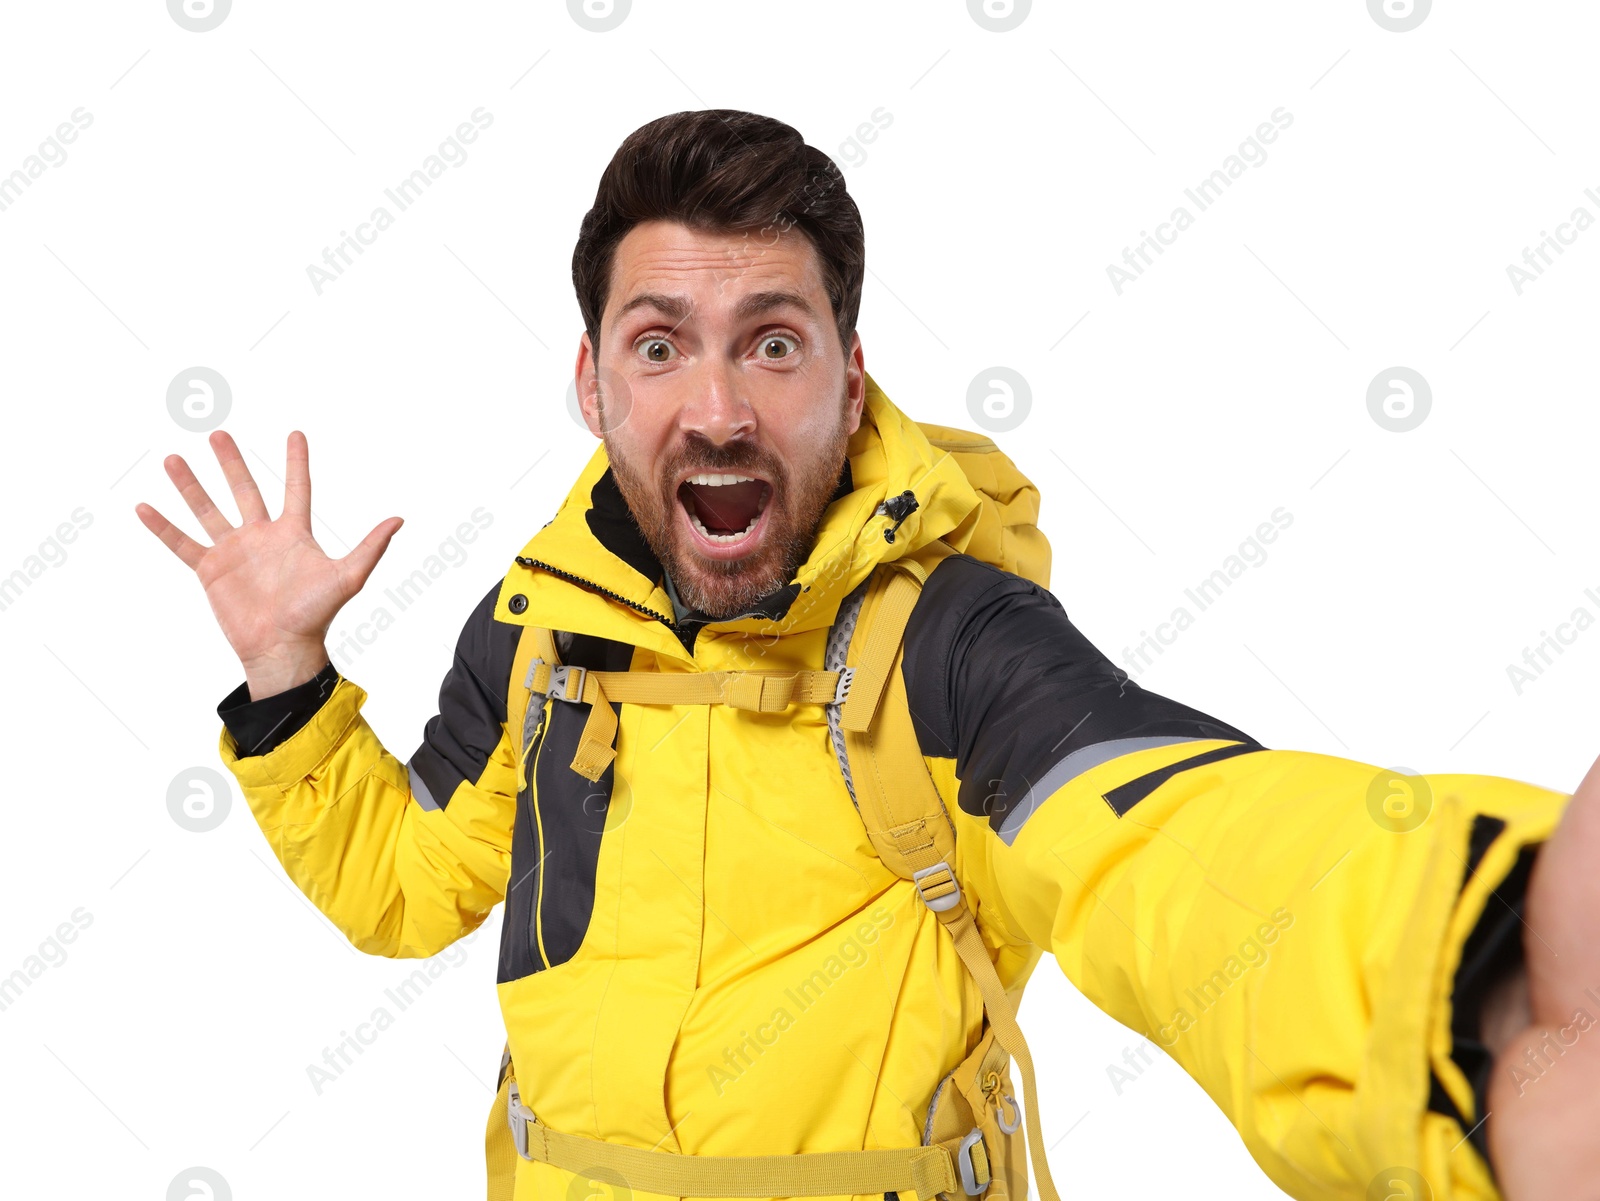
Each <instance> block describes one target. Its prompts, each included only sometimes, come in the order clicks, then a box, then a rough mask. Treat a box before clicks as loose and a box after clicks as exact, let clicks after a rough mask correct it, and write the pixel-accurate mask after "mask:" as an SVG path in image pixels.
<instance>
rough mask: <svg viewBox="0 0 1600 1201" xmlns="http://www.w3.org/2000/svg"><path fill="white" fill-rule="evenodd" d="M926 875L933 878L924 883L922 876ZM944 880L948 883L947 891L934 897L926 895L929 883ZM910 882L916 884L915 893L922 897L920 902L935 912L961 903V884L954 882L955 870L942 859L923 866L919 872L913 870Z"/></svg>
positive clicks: (940, 882) (933, 883)
mask: <svg viewBox="0 0 1600 1201" xmlns="http://www.w3.org/2000/svg"><path fill="white" fill-rule="evenodd" d="M928 876H932V877H933V879H931V880H929V881H928V882H927V884H924V883H923V878H924V877H928ZM946 881H948V882H949V884H950V891H949V892H947V893H943V894H941V895H939V896H936V897H930V896H928V888H929V887H930V886H931V885H935V884H943V883H945V882H946ZM911 882H912V883H913V884H915V885H916V886H917V895H919V896H920V897H921V898H922V903H923V904H924V905H926V906H927V907H928V908H929V909H931V910H933V911H934V912H935V913H943V912H944V911H945V910H946V909H954V908H955V907H956V906H957V905H959V904H961V885H960V884H958V883H956V874H955V872H953V871H951V870H950V865H949V864H948V863H946V862H945V861H944V860H943V859H941V860H939V862H938V863H935V864H934V865H933V866H932V867H925V868H923V869H922V870H921V871H920V872H913V873H912V875H911Z"/></svg>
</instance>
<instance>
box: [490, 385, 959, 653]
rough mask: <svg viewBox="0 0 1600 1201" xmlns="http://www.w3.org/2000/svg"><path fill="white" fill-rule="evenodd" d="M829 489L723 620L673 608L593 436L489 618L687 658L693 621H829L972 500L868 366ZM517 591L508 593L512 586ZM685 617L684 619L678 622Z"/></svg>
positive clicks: (751, 627) (808, 624)
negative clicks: (898, 506)
mask: <svg viewBox="0 0 1600 1201" xmlns="http://www.w3.org/2000/svg"><path fill="white" fill-rule="evenodd" d="M846 458H847V461H846V465H845V468H844V470H843V471H841V473H840V481H839V489H838V490H837V491H836V492H835V494H834V499H833V501H832V502H831V503H830V504H829V505H828V507H827V509H825V510H824V512H823V515H822V521H821V523H820V525H819V526H818V528H817V535H816V539H815V541H814V542H813V544H812V548H811V554H810V556H809V557H808V558H807V559H806V561H805V563H804V564H802V565H801V567H800V569H799V570H798V571H797V572H796V573H795V575H794V578H793V579H792V580H791V581H790V582H789V583H788V584H787V585H786V586H785V587H783V588H779V589H777V590H776V591H774V592H772V593H769V594H768V595H767V596H766V597H764V598H762V600H761V601H760V602H758V603H757V604H756V605H755V606H753V607H752V609H751V610H749V611H748V613H747V614H745V615H742V616H740V617H736V618H732V619H728V620H725V621H711V622H705V623H703V625H702V623H699V622H694V623H692V624H693V626H694V628H693V629H690V628H680V627H679V626H678V625H677V623H676V622H674V620H673V608H672V601H671V598H670V597H669V596H668V595H667V592H666V588H665V585H664V573H663V571H662V568H661V564H660V563H659V562H658V561H657V559H656V557H655V555H654V554H653V553H652V552H651V550H650V547H649V545H648V544H647V543H646V542H645V540H644V535H643V534H642V533H641V532H640V530H639V527H638V524H637V523H636V522H635V521H634V519H633V514H632V513H631V512H630V511H629V510H628V507H627V504H626V503H625V502H624V501H623V499H622V493H621V491H620V490H619V489H618V488H617V483H616V478H615V476H614V475H613V473H612V471H611V464H610V460H609V458H608V456H607V455H606V450H605V444H604V443H601V444H600V445H599V446H597V447H596V448H595V452H594V454H593V455H592V456H591V457H590V459H589V462H588V464H587V465H586V466H585V467H584V469H583V471H582V472H581V473H580V474H579V476H578V479H577V482H576V483H574V484H573V486H572V489H571V490H570V491H569V492H568V493H567V496H566V499H565V500H563V501H562V502H561V507H560V508H559V509H558V510H557V512H556V515H555V517H554V518H552V519H551V520H550V521H549V522H548V523H547V524H546V525H545V526H544V527H543V528H542V529H540V530H539V532H538V533H536V534H534V536H533V537H532V538H530V539H529V540H528V542H527V544H526V545H525V546H524V547H523V548H522V553H521V554H520V555H518V556H517V560H516V563H515V564H514V565H513V567H512V569H511V570H510V571H509V572H508V573H507V574H506V578H505V581H504V583H503V584H502V586H501V589H500V594H499V596H498V598H497V599H496V603H495V617H496V619H498V620H500V621H503V622H508V623H511V624H516V625H533V624H537V625H543V626H547V627H550V628H553V629H562V630H571V631H573V632H575V633H581V634H592V635H595V636H597V637H601V638H609V639H615V640H618V641H622V642H629V643H632V644H633V645H636V646H642V647H647V648H649V649H651V650H655V651H658V652H659V653H662V654H667V655H672V656H675V657H678V658H692V654H691V652H690V651H689V650H687V649H686V648H685V643H687V645H688V646H690V647H692V646H693V645H694V642H695V636H696V635H697V634H698V632H699V630H700V629H702V628H704V629H713V630H731V631H741V630H745V631H751V632H760V633H764V634H767V635H770V634H772V633H773V631H774V626H775V627H776V632H777V633H778V634H779V635H783V634H789V633H795V632H799V631H802V630H810V629H816V628H819V627H824V626H827V625H830V624H832V622H833V618H834V615H835V613H836V612H837V610H838V607H839V602H840V601H842V600H843V599H844V598H845V596H846V595H848V594H849V592H850V591H851V590H852V589H853V588H855V587H856V586H857V585H858V584H860V583H861V582H862V581H863V580H865V579H866V578H867V576H868V575H869V574H870V573H871V572H872V569H873V568H874V567H876V566H877V565H878V564H879V563H883V562H886V561H888V560H890V559H895V558H899V557H900V556H902V555H907V554H911V553H913V552H915V551H916V550H918V549H920V548H921V547H924V546H926V545H927V544H928V543H930V542H933V541H935V540H937V539H939V538H941V537H943V536H944V535H945V534H948V533H949V532H950V531H951V530H953V529H955V528H956V527H957V526H959V525H960V524H961V523H962V521H963V520H965V519H966V518H967V516H968V515H969V514H970V513H971V512H972V511H973V510H974V509H976V508H977V507H978V506H979V504H980V503H981V498H980V497H979V495H978V493H977V491H976V490H975V489H974V488H973V487H972V485H971V484H970V483H968V482H967V478H966V476H965V474H963V472H962V470H961V468H960V467H959V466H958V465H957V463H956V462H955V460H954V459H952V458H951V457H950V455H949V454H948V453H946V452H945V451H943V450H940V449H938V448H937V447H935V446H933V445H932V444H931V443H930V442H929V441H928V439H927V437H926V435H924V434H923V432H922V430H921V429H919V428H918V426H917V423H916V422H915V421H913V420H912V419H911V418H910V417H908V416H907V415H906V414H905V413H904V412H902V411H901V410H900V409H899V408H898V407H897V406H896V405H895V404H894V403H893V402H892V401H890V399H889V398H888V396H886V395H885V394H884V392H883V390H882V389H881V388H879V387H878V385H877V383H876V382H875V381H874V380H873V378H872V376H871V375H870V374H869V375H867V377H866V398H865V403H864V405H863V407H862V415H861V425H860V427H859V428H858V429H857V430H856V432H855V433H854V434H853V435H851V437H850V441H849V444H848V447H847V450H846ZM907 490H909V491H910V492H911V493H912V494H913V495H914V496H915V497H916V498H917V507H916V509H915V510H914V511H913V512H912V513H911V514H910V515H909V516H908V517H906V518H905V520H904V521H903V522H902V523H901V524H900V525H899V528H898V529H896V531H895V535H894V541H893V542H889V541H886V540H885V538H884V533H885V531H887V530H888V529H889V528H890V527H891V526H892V525H894V524H895V519H894V518H893V517H892V516H890V515H888V514H887V513H886V512H884V511H883V510H882V509H880V505H882V503H883V501H884V500H886V499H888V498H890V497H894V496H898V495H899V494H900V493H902V492H905V491H907ZM518 597H520V598H522V599H521V600H517V599H516V598H518ZM689 624H691V623H686V627H687V626H688V625H689Z"/></svg>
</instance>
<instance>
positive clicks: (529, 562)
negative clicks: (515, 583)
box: [517, 555, 682, 638]
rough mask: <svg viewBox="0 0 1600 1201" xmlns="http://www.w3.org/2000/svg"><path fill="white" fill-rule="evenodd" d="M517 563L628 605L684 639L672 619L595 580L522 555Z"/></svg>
mask: <svg viewBox="0 0 1600 1201" xmlns="http://www.w3.org/2000/svg"><path fill="white" fill-rule="evenodd" d="M517 562H518V563H519V564H521V565H522V566H523V567H537V568H539V569H540V570H541V571H548V572H549V573H550V574H551V575H553V576H559V577H560V578H561V579H563V580H566V581H567V582H568V583H572V584H577V585H579V586H580V587H583V588H587V589H589V590H590V591H591V592H598V593H600V595H602V596H607V597H610V598H611V599H612V600H614V601H617V602H618V603H620V604H624V605H627V606H628V608H630V609H633V610H634V611H636V612H639V613H643V614H644V615H645V616H646V617H654V618H655V619H656V620H657V621H659V622H660V623H661V624H662V625H664V626H666V627H667V629H669V630H671V631H672V632H673V633H674V634H677V635H678V636H679V637H680V638H681V637H682V631H680V630H679V629H678V626H677V624H676V623H675V622H674V621H673V620H672V618H670V617H668V616H667V615H666V614H664V613H657V612H656V611H655V610H654V609H649V608H646V607H645V606H644V605H641V604H639V603H638V602H637V601H631V600H629V599H628V598H627V597H625V596H623V595H622V594H621V593H619V592H613V591H611V589H609V588H602V587H601V586H600V585H599V584H596V583H595V582H594V581H593V580H586V579H584V578H583V577H582V576H577V575H573V574H572V573H571V572H570V571H562V570H561V569H560V568H559V567H552V566H550V564H548V563H545V562H542V561H541V560H539V559H525V558H523V557H522V556H521V555H518V556H517Z"/></svg>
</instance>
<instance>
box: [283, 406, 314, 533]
mask: <svg viewBox="0 0 1600 1201" xmlns="http://www.w3.org/2000/svg"><path fill="white" fill-rule="evenodd" d="M283 515H284V516H285V517H293V518H294V519H295V521H297V522H299V523H300V524H302V525H304V526H305V527H306V529H310V528H311V451H310V448H309V447H307V445H306V436H305V435H304V434H302V433H301V432H300V431H299V430H290V431H289V451H288V454H287V456H286V457H285V459H284V469H283Z"/></svg>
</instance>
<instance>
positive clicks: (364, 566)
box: [339, 517, 405, 599]
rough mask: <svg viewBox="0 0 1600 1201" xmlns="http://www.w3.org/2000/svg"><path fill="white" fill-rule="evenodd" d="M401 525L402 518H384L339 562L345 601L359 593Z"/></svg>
mask: <svg viewBox="0 0 1600 1201" xmlns="http://www.w3.org/2000/svg"><path fill="white" fill-rule="evenodd" d="M403 524H405V519H404V518H400V517H389V518H385V519H384V520H383V521H380V522H379V523H378V524H377V525H375V526H373V527H372V532H371V533H370V534H368V535H367V536H366V537H365V538H363V539H362V540H361V543H360V545H359V546H357V547H356V548H355V549H354V550H352V551H351V552H350V553H349V554H348V555H346V556H345V557H344V558H342V559H340V560H339V569H340V582H341V584H342V585H343V591H344V594H345V597H346V599H348V598H349V597H352V596H354V595H355V594H356V593H358V592H360V591H361V588H362V586H363V585H364V584H365V583H366V582H367V577H368V576H369V575H371V574H372V569H373V568H374V567H376V566H377V565H378V560H379V559H381V558H382V557H383V552H384V551H386V550H388V549H389V539H390V538H393V537H394V533H395V531H396V530H398V529H399V528H400V527H401V526H402V525H403Z"/></svg>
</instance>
